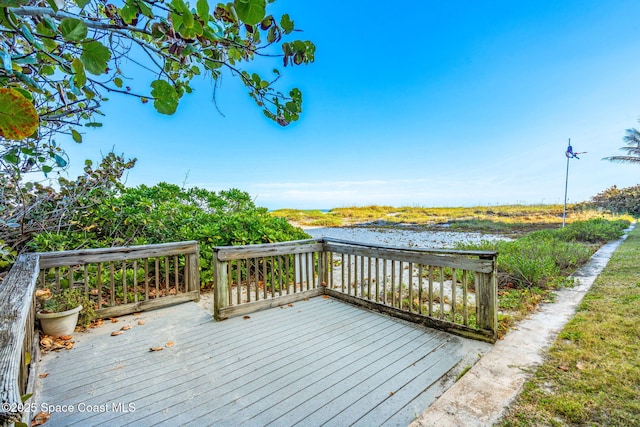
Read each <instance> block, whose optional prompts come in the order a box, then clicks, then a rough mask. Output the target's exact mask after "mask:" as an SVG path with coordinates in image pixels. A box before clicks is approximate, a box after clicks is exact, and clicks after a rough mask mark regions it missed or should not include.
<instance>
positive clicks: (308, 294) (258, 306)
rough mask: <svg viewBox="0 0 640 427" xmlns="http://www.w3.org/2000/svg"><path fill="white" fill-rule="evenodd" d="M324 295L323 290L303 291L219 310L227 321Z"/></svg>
mask: <svg viewBox="0 0 640 427" xmlns="http://www.w3.org/2000/svg"><path fill="white" fill-rule="evenodd" d="M322 294H323V290H322V289H321V288H318V289H310V290H308V291H301V292H297V293H295V294H289V295H283V296H281V297H275V298H269V299H263V300H260V301H255V302H250V303H245V304H240V305H234V306H231V307H221V308H220V309H219V311H218V312H219V313H220V314H219V316H220V317H221V318H223V319H227V318H229V317H231V316H240V315H242V314H248V313H252V312H254V311H260V310H265V309H268V308H273V307H279V306H281V305H287V304H291V303H294V302H297V301H302V300H305V299H308V298H313V297H317V296H319V295H322Z"/></svg>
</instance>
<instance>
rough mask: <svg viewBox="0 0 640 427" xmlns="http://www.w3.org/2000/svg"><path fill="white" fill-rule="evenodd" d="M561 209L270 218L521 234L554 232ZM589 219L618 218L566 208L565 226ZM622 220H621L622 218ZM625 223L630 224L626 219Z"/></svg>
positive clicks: (366, 210) (289, 213) (358, 211)
mask: <svg viewBox="0 0 640 427" xmlns="http://www.w3.org/2000/svg"><path fill="white" fill-rule="evenodd" d="M563 210H564V207H563V205H501V206H474V207H442V208H427V207H409V206H405V207H393V206H378V205H371V206H360V207H357V206H352V207H340V208H333V209H331V210H329V211H327V212H323V211H320V210H297V209H278V210H275V211H272V212H271V214H272V215H274V216H277V217H281V218H285V219H287V220H288V221H290V222H291V223H293V224H295V225H298V226H303V227H305V226H306V227H318V226H321V227H340V226H354V225H378V226H380V225H396V224H410V225H417V226H425V227H429V226H442V225H445V224H446V225H447V226H448V227H450V228H451V229H454V230H457V231H488V232H524V231H532V230H535V229H542V228H554V227H557V226H558V225H561V224H562V219H563ZM591 218H605V219H614V218H620V217H619V216H614V215H611V214H608V213H606V212H601V211H598V210H595V209H588V208H585V207H584V206H583V205H581V204H573V205H568V206H567V219H566V221H567V222H574V221H584V220H588V219H591ZM623 218H625V217H624V216H623ZM626 219H629V220H632V219H633V218H631V217H628V218H626Z"/></svg>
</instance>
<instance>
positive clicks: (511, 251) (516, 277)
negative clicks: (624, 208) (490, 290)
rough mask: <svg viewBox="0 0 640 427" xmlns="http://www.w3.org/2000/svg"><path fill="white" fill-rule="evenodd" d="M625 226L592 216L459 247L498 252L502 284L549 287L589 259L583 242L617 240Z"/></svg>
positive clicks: (587, 250) (591, 250)
mask: <svg viewBox="0 0 640 427" xmlns="http://www.w3.org/2000/svg"><path fill="white" fill-rule="evenodd" d="M628 226H629V222H628V221H607V220H604V219H591V220H588V221H578V222H574V223H572V224H569V225H568V226H567V227H565V228H563V229H556V230H541V231H535V232H532V233H529V234H527V235H526V236H524V237H522V238H520V239H517V240H513V241H500V242H488V241H484V242H482V243H480V244H465V245H461V246H459V248H461V249H478V250H494V251H498V261H497V268H498V280H499V285H501V286H502V287H515V288H520V289H522V288H524V289H530V288H532V287H540V288H542V289H549V288H554V287H556V286H557V285H559V284H560V283H562V282H563V281H564V280H565V277H566V276H568V275H569V274H571V273H572V272H573V271H574V270H575V269H576V268H578V267H579V266H581V265H583V264H584V263H586V262H587V261H588V260H589V258H590V257H591V255H592V253H593V251H594V247H593V246H588V245H585V244H584V243H602V242H605V241H608V240H613V239H617V238H619V237H620V236H622V234H623V230H624V229H625V228H626V227H628Z"/></svg>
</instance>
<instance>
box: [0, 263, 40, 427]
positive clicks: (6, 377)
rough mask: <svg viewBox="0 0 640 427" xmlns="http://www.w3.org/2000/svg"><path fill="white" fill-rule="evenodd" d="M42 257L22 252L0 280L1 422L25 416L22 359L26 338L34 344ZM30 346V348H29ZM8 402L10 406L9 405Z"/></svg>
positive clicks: (29, 342)
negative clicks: (34, 303) (32, 330)
mask: <svg viewBox="0 0 640 427" xmlns="http://www.w3.org/2000/svg"><path fill="white" fill-rule="evenodd" d="M38 274H39V265H38V257H37V256H35V255H33V254H27V255H20V256H18V259H17V260H16V262H15V264H14V265H13V267H12V268H11V270H9V273H8V274H7V275H6V276H5V278H4V280H2V282H0V403H2V404H3V405H2V408H0V423H2V424H3V425H4V424H5V423H10V422H17V421H20V419H21V416H22V415H21V412H22V411H20V410H19V409H20V408H19V407H18V405H19V404H20V403H21V402H22V400H21V399H20V396H21V395H22V394H24V393H25V392H26V383H27V379H28V377H27V378H25V377H24V373H25V372H24V370H23V366H22V363H24V358H23V357H22V352H23V348H24V346H25V339H27V341H28V345H29V347H30V346H31V342H32V340H31V337H32V336H33V334H32V332H31V333H29V332H28V331H27V328H28V327H30V328H33V319H30V316H33V294H34V292H35V287H36V282H37V280H38ZM29 347H28V348H29ZM5 404H8V407H7V408H5Z"/></svg>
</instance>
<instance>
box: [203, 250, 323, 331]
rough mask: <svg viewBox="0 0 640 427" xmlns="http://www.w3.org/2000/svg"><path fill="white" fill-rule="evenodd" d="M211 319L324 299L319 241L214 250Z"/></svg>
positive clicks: (221, 318) (321, 255)
mask: <svg viewBox="0 0 640 427" xmlns="http://www.w3.org/2000/svg"><path fill="white" fill-rule="evenodd" d="M214 258H215V265H214V274H215V279H214V280H215V282H214V291H215V295H214V316H215V318H216V320H223V319H226V318H228V317H229V316H233V315H238V314H244V313H249V312H252V311H256V310H261V309H264V308H269V307H275V306H278V305H284V304H289V303H293V302H295V301H299V300H302V299H305V298H310V297H313V296H318V295H322V293H323V287H322V285H323V284H322V282H321V281H319V279H318V278H319V277H320V278H321V277H324V276H325V273H324V268H325V266H326V261H325V258H324V252H323V246H322V242H321V241H319V240H314V239H310V240H297V241H293V242H283V243H273V244H261V245H248V246H219V247H215V248H214Z"/></svg>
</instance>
